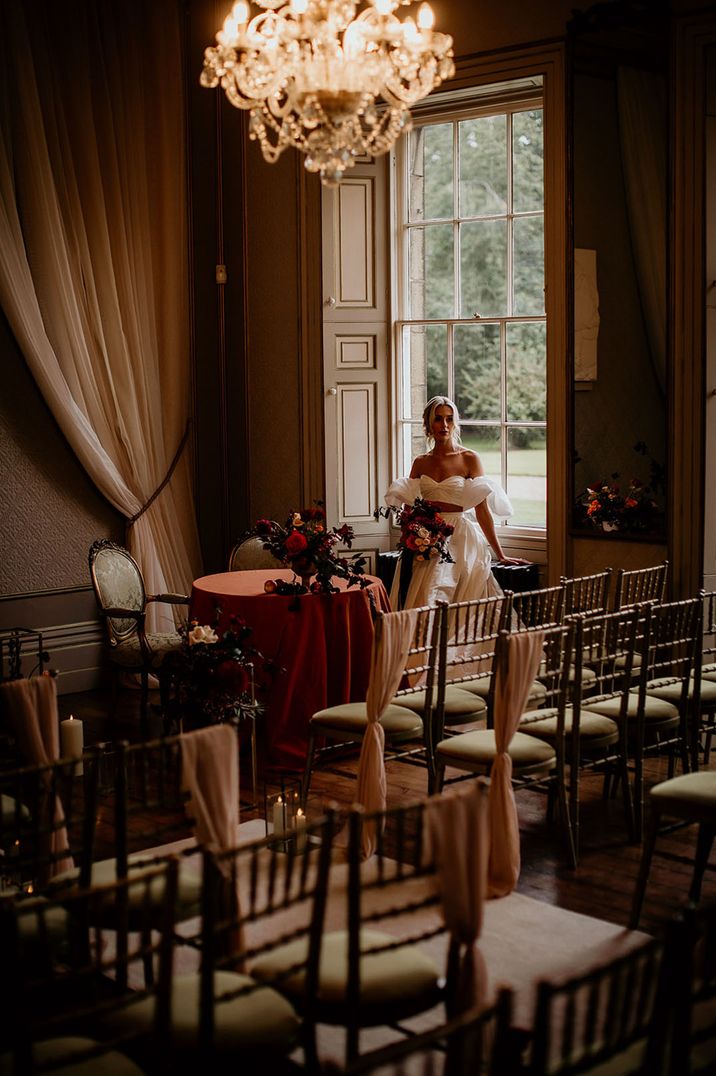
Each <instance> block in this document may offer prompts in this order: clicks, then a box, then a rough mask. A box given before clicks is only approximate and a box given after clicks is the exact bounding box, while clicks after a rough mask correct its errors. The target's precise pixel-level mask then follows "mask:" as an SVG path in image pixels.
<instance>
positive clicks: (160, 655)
mask: <svg viewBox="0 0 716 1076" xmlns="http://www.w3.org/2000/svg"><path fill="white" fill-rule="evenodd" d="M147 642H148V643H149V646H150V647H151V650H152V665H153V666H154V667H155V668H158V667H159V666H160V665H161V663H162V662H163V661H164V658H165V657H166V656H167V654H170V653H171V652H172V651H173V650H178V649H179V647H180V646H181V636H180V635H178V634H177V633H176V632H175V631H163V632H159V631H158V632H153V633H152V632H147ZM109 657H110V660H111V661H113V662H114V664H115V665H122V666H125V667H126V668H128V669H129V668H138V669H141V668H142V667H143V666H144V655H143V653H142V650H141V648H140V646H139V636H137V635H132V636H130V638H129V639H125V640H124V642H121V643H118V644H117V646H111V647H110V648H109Z"/></svg>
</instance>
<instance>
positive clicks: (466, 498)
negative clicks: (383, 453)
mask: <svg viewBox="0 0 716 1076" xmlns="http://www.w3.org/2000/svg"><path fill="white" fill-rule="evenodd" d="M423 428H424V430H425V435H426V437H427V440H428V445H429V446H432V447H431V448H430V451H429V452H427V453H426V454H425V455H424V456H417V457H416V459H415V460H414V461H413V466H412V467H411V469H410V476H409V477H408V478H398V479H396V481H395V482H393V484H392V485H391V486H390V488H389V490H388V492H387V493H386V495H385V500H386V504H388V505H390V506H391V507H395V508H400V507H401V506H402V505H403V504H412V503H413V502H414V501H415V500H416V498H418V497H422V498H423V500H426V501H430V503H431V504H433V505H434V506H435V507H436V508H437V509H438V511H439V512H440V514H441V515H442V517H443V518H444V520H445V522H446V523H450V524H452V526H453V527H454V531H453V534H452V535H451V536H450V538H449V539H448V548H449V550H450V555H451V556H452V558H453V560H452V563H450V562H449V561H448V562H440V561H439V559H438V558H437V557H435V558H432V559H431V560H427V561H426V560H418V559H414V560H413V565H412V575H411V578H410V585H409V587H408V591H407V594H406V597H405V601H404V602H402V603H401V601H400V590H401V586H400V574H401V573H400V568H401V564H400V563H399V565H398V569H397V570H396V573H395V578H394V579H393V586H392V588H391V592H390V604H391V608H393V609H400V608H404V609H413V608H416V607H418V606H422V605H435V604H437V602H440V601H446V602H459V601H467V600H469V599H472V598H484V597H487V596H489V595H491V594H499V593H501V591H500V587H499V585H498V584H497V582H496V581H495V579H494V577H493V575H492V571H491V567H490V565H491V561H492V551H494V553H495V555H496V557H497V559H498V560H499V561H500V563H502V564H526V563H527V562H526V561H524V560H522V559H520V558H519V557H506V556H505V554H504V552H503V551H502V547H501V545H500V542H499V539H498V537H497V532H496V531H495V523H494V520H493V518H492V513H494V514H495V515H496V516H497V517H498V518H500V519H506V518H507V517H508V516H511V515H512V505H511V504H510V502H509V500H508V498H507V494H506V493H505V491H504V490H503V489H502V487H501V486H500V485H499V484H498V483H497V482H493V481H492V479H490V478H487V477H486V476H485V472H484V469H483V466H482V463H481V462H480V457H479V456H478V455H477V453H476V452H471V451H470V450H469V449H467V448H463V447H462V444H461V441H460V416H459V415H458V412H457V408H456V407H455V404H454V403H453V402H452V400H449V399H448V398H447V396H433V398H432V400H429V401H428V404H427V406H426V408H425V410H424V411H423ZM478 524H479V526H478Z"/></svg>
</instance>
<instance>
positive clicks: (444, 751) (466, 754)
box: [436, 729, 556, 769]
mask: <svg viewBox="0 0 716 1076" xmlns="http://www.w3.org/2000/svg"><path fill="white" fill-rule="evenodd" d="M436 752H437V754H438V755H439V756H440V759H441V761H443V762H446V763H447V764H448V765H449V766H451V765H452V766H457V767H458V769H459V768H460V763H461V762H466V763H470V764H472V765H475V764H477V765H485V766H489V765H490V764H491V763H492V762H494V760H495V755H496V754H497V751H496V748H495V732H494V729H477V730H476V731H474V732H463V733H462V734H461V735H460V736H450V737H449V738H448V739H447V740H441V741H440V743H439V744H438V745H437V748H436ZM508 754H509V756H510V758H511V759H512V765H513V766H514V767H515V769H520V768H522V769H525V768H530V767H533V766H534V767H542V766H543V767H544V768H545V769H546V768H551V767H552V766H554V764H555V761H556V755H555V753H554V748H553V747H551V746H550V745H549V744H547V743H544V742H543V741H542V740H538V739H537V737H536V736H526V735H525V734H524V733H523V732H516V733H515V735H514V736H513V737H512V743H511V744H510V746H509V750H508Z"/></svg>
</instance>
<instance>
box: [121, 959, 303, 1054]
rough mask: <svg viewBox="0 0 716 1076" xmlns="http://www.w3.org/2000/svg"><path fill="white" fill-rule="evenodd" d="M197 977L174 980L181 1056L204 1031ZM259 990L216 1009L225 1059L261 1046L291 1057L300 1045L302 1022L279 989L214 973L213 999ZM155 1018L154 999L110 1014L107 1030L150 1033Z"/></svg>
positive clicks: (174, 1035) (176, 1043)
mask: <svg viewBox="0 0 716 1076" xmlns="http://www.w3.org/2000/svg"><path fill="white" fill-rule="evenodd" d="M200 985H201V979H200V976H199V975H198V974H194V975H175V976H174V977H173V978H172V988H171V1011H172V1018H171V1019H172V1025H171V1027H172V1044H173V1046H174V1049H175V1050H177V1051H182V1052H184V1051H191V1050H195V1049H196V1047H197V1037H198V1032H199V998H200ZM248 986H255V989H252V990H250V991H248V992H247V993H245V994H241V995H239V997H235V998H230V999H229V1000H226V1001H219V1000H217V1001H216V1004H215V1007H214V1020H215V1046H216V1051H217V1052H218V1053H221V1054H233V1053H234V1052H235V1051H242V1050H251V1049H256V1048H258V1047H261V1049H262V1050H267V1051H269V1050H270V1051H271V1052H273V1053H286V1052H288V1051H289V1050H291V1049H292V1048H293V1046H294V1045H295V1040H296V1036H297V1034H298V1029H299V1026H300V1020H299V1017H298V1016H297V1014H296V1012H295V1010H294V1008H293V1006H292V1005H291V1003H290V1002H289V1001H287V1000H286V998H285V997H283V996H282V995H281V994H279V993H278V992H277V991H276V990H273V989H272V988H271V987H269V986H264V985H262V984H257V981H256V979H255V978H253V977H251V976H249V975H240V974H237V973H236V972H232V971H216V972H214V997H215V998H216V999H219V998H220V997H221V995H222V994H231V993H234V992H235V991H237V990H241V988H242V987H248ZM153 1019H154V998H153V997H147V998H144V999H143V1000H142V1001H139V1002H137V1004H136V1005H128V1006H127V1007H126V1008H124V1009H122V1010H120V1011H118V1012H114V1013H112V1014H111V1015H109V1016H108V1017H107V1018H106V1019H105V1020H104V1021H103V1025H104V1026H105V1027H106V1028H107V1029H108V1030H110V1031H113V1032H119V1031H132V1032H135V1033H137V1032H139V1033H142V1032H144V1031H147V1032H148V1031H150V1030H151V1028H152V1021H153Z"/></svg>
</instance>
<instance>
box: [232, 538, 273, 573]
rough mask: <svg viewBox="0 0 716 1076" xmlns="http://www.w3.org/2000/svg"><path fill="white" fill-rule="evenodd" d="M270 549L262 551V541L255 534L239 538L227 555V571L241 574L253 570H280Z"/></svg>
mask: <svg viewBox="0 0 716 1076" xmlns="http://www.w3.org/2000/svg"><path fill="white" fill-rule="evenodd" d="M282 567H283V564H282V563H281V561H280V560H277V559H276V557H274V555H273V553H272V552H271V550H270V549H264V539H263V538H262V537H260V535H257V534H246V535H244V536H243V538H240V539H239V541H238V542H237V543H236V545H235V546H234V548H233V549H232V550H231V553H230V555H229V571H230V572H243V571H247V570H252V569H254V568H282Z"/></svg>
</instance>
